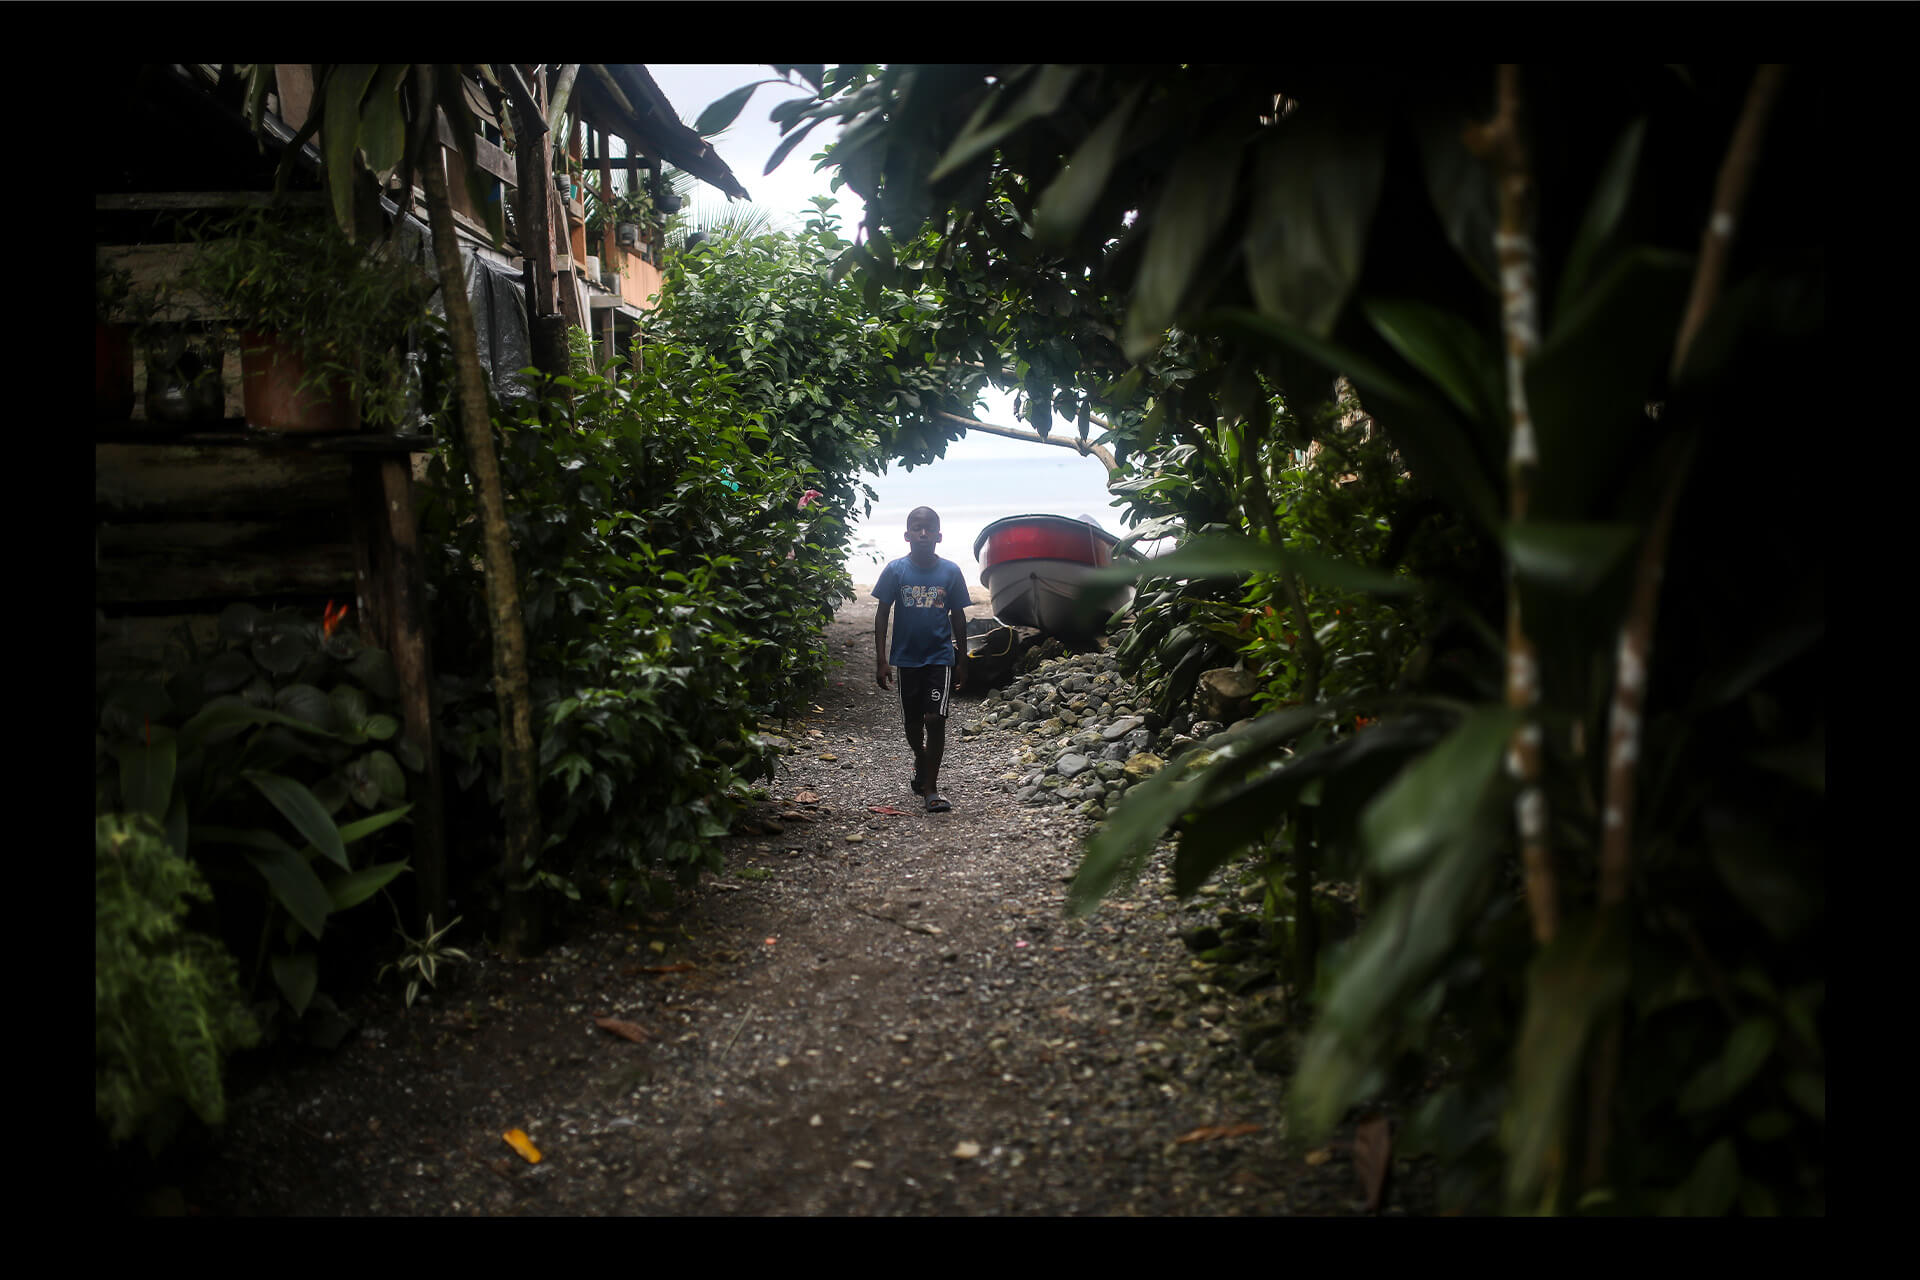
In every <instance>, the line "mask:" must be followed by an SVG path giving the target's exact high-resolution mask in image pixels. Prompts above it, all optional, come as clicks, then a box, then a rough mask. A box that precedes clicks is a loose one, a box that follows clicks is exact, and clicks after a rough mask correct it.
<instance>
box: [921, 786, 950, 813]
mask: <svg viewBox="0 0 1920 1280" xmlns="http://www.w3.org/2000/svg"><path fill="white" fill-rule="evenodd" d="M952 809H953V806H952V805H950V804H948V803H947V798H946V797H945V796H943V795H941V794H940V793H939V792H938V791H929V792H927V812H928V813H949V812H951V811H952Z"/></svg>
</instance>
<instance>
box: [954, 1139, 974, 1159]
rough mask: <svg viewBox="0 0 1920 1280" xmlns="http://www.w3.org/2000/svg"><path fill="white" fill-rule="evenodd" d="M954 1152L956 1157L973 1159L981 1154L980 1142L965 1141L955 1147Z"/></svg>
mask: <svg viewBox="0 0 1920 1280" xmlns="http://www.w3.org/2000/svg"><path fill="white" fill-rule="evenodd" d="M953 1154H954V1157H955V1158H956V1159H959V1160H971V1159H973V1158H974V1157H975V1156H977V1155H979V1154H980V1144H979V1143H977V1142H963V1143H961V1144H960V1145H959V1146H957V1147H955V1148H954V1149H953Z"/></svg>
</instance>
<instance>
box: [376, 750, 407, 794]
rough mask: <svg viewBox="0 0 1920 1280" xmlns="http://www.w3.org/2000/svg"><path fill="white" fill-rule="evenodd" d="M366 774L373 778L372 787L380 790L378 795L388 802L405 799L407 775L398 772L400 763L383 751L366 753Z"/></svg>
mask: <svg viewBox="0 0 1920 1280" xmlns="http://www.w3.org/2000/svg"><path fill="white" fill-rule="evenodd" d="M367 772H368V774H369V775H370V776H371V777H372V778H373V781H374V785H376V786H378V787H379V788H380V795H381V796H382V797H383V798H385V799H388V800H405V799H406V798H407V775H406V774H404V773H402V772H401V771H400V762H399V761H398V760H395V759H394V758H393V757H392V756H391V755H389V754H387V753H386V752H385V751H369V752H368V753H367Z"/></svg>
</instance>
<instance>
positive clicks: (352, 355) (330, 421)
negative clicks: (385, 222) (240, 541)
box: [186, 211, 435, 432]
mask: <svg viewBox="0 0 1920 1280" xmlns="http://www.w3.org/2000/svg"><path fill="white" fill-rule="evenodd" d="M217 232H218V234H216V235H213V236H203V237H202V248H201V251H200V253H199V255H198V256H197V257H196V259H195V261H194V264H193V266H192V267H190V268H189V270H188V272H187V275H186V283H188V284H189V285H190V286H191V287H193V288H195V289H197V290H198V291H199V292H200V293H202V294H203V295H205V297H206V298H207V299H209V300H210V301H211V302H212V303H213V305H215V306H216V307H218V308H219V310H220V312H221V315H222V316H223V318H224V319H225V320H226V322H227V323H228V325H230V326H231V327H232V328H233V329H234V330H235V331H237V332H238V334H239V336H240V352H241V382H242V387H243V390H244V394H245V399H246V418H247V425H248V426H249V427H251V428H253V429H254V430H258V431H281V432H345V431H355V430H359V429H360V428H361V427H362V426H363V425H364V426H366V427H370V428H373V429H377V430H396V429H398V428H399V427H400V426H401V425H402V423H403V421H404V419H405V417H406V414H407V406H408V402H409V396H408V391H409V388H408V382H407V380H408V373H409V368H410V365H409V362H408V359H407V353H408V349H409V347H410V346H411V345H413V342H414V340H415V339H416V337H417V336H418V330H419V329H420V327H421V326H424V325H426V324H429V323H431V320H432V316H431V313H430V312H429V311H428V310H427V299H428V297H429V296H430V295H431V294H432V292H433V290H434V288H435V285H434V282H433V280H432V278H431V277H429V276H428V275H427V274H426V273H425V272H424V271H422V270H420V269H419V268H418V267H417V266H415V265H414V264H413V263H410V262H408V261H406V260H405V259H404V258H402V257H401V256H400V254H399V252H398V251H397V249H396V247H395V246H394V245H393V244H392V243H391V242H378V243H374V244H371V245H363V244H355V243H354V242H353V241H351V240H349V239H348V238H347V236H346V235H345V233H344V232H342V231H341V230H340V229H339V227H338V226H337V225H336V224H335V223H334V222H333V221H332V220H330V219H328V218H325V217H323V216H321V217H297V218H296V217H289V216H286V215H273V214H269V213H264V212H259V211H255V212H250V213H248V214H245V215H242V216H241V217H240V218H237V219H235V220H233V221H231V222H228V223H225V224H222V225H221V226H220V227H219V228H218V229H217Z"/></svg>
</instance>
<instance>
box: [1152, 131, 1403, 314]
mask: <svg viewBox="0 0 1920 1280" xmlns="http://www.w3.org/2000/svg"><path fill="white" fill-rule="evenodd" d="M1258 166H1259V178H1258V181H1257V184H1256V186H1255V188H1254V198H1253V210H1252V213H1251V215H1250V217H1249V218H1248V222H1247V235H1246V240H1245V249H1246V258H1247V283H1248V284H1249V285H1250V286H1251V287H1252V289H1253V296H1254V300H1255V302H1256V304H1257V305H1258V306H1259V308H1260V310H1261V311H1262V312H1263V313H1265V314H1267V315H1270V316H1274V317H1276V318H1278V319H1281V320H1285V321H1288V322H1289V323H1292V324H1297V325H1299V326H1301V327H1302V328H1304V329H1306V330H1307V331H1308V332H1310V333H1313V334H1315V335H1317V336H1319V337H1322V338H1324V337H1326V336H1327V335H1328V334H1329V333H1330V332H1332V329H1333V323H1334V320H1335V319H1336V318H1337V317H1338V316H1339V314H1340V311H1341V308H1342V307H1344V306H1345V305H1346V301H1347V295H1348V294H1349V293H1350V292H1351V291H1352V289H1353V282H1354V281H1355V280H1356V279H1358V278H1359V275H1360V266H1361V262H1362V259H1363V257H1364V255H1365V250H1366V242H1367V233H1368V231H1369V230H1370V229H1371V227H1372V225H1373V211H1374V208H1375V206H1377V205H1378V204H1379V201H1380V185H1381V180H1382V177H1383V176H1384V174H1385V172H1386V134H1385V131H1384V130H1383V129H1382V128H1381V127H1380V125H1379V124H1378V123H1377V122H1375V121H1373V120H1370V119H1364V118H1356V119H1341V118H1339V117H1337V116H1335V115H1334V114H1333V113H1332V112H1331V111H1330V110H1328V109H1324V108H1323V109H1318V110H1316V109H1315V108H1314V107H1313V106H1312V105H1311V104H1310V105H1308V106H1306V107H1303V108H1302V109H1301V110H1300V111H1299V112H1297V113H1295V114H1294V115H1293V116H1292V117H1290V118H1289V119H1288V120H1287V121H1285V122H1284V123H1282V124H1281V125H1279V126H1277V127H1276V128H1275V129H1274V130H1273V131H1272V134H1271V137H1270V138H1269V139H1268V140H1266V141H1264V142H1263V143H1262V145H1261V147H1260V151H1259V157H1258ZM1176 180H1177V179H1176ZM1207 194H1208V195H1209V196H1210V197H1213V198H1217V199H1219V200H1220V201H1221V202H1222V203H1223V204H1224V203H1226V202H1227V198H1228V196H1229V195H1230V191H1229V190H1225V189H1223V190H1221V191H1219V192H1217V193H1215V192H1209V193H1207Z"/></svg>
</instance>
